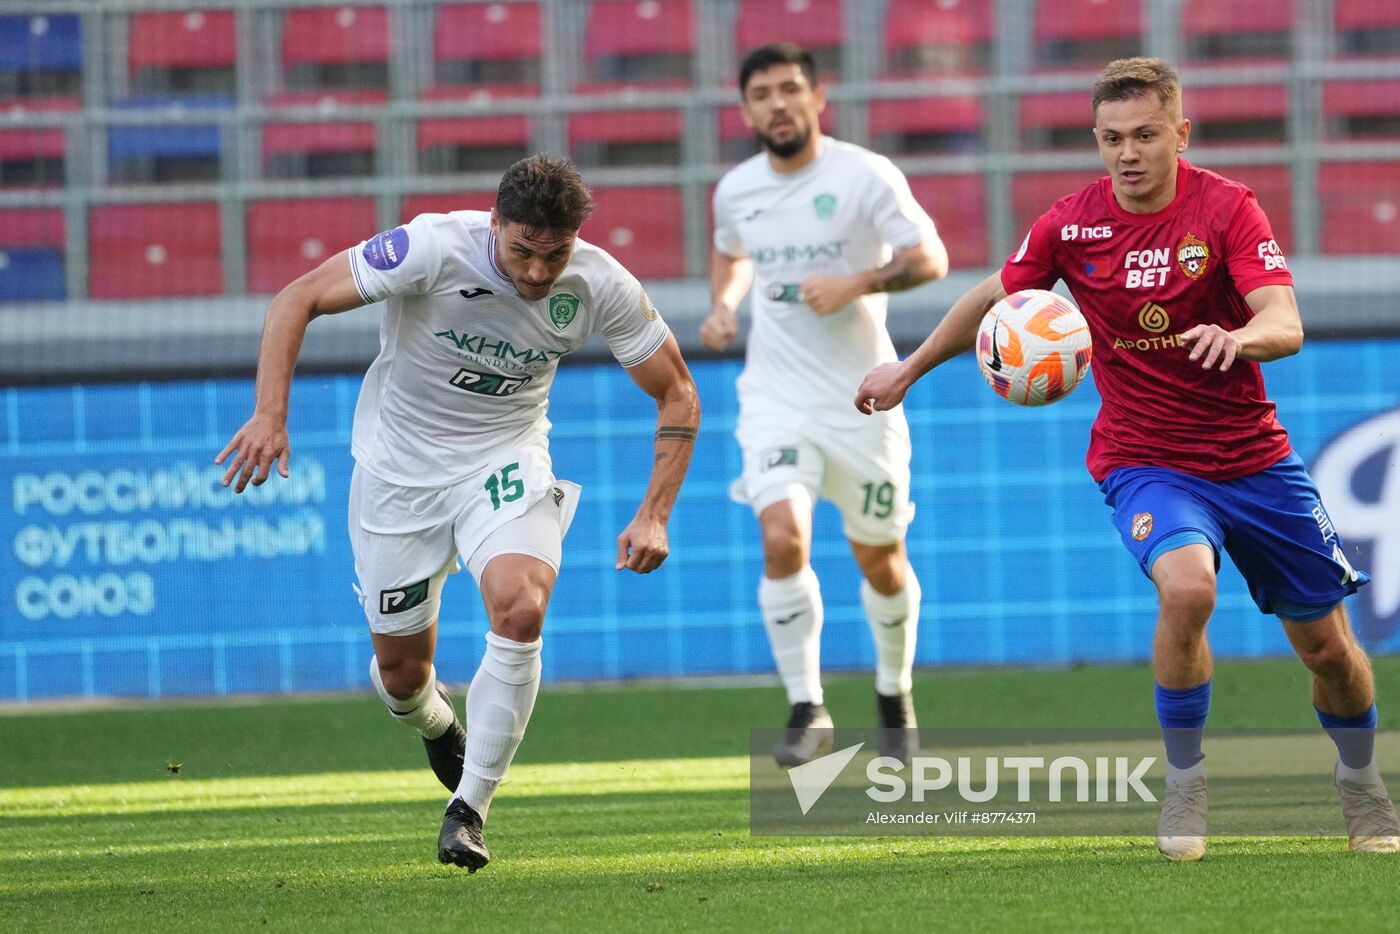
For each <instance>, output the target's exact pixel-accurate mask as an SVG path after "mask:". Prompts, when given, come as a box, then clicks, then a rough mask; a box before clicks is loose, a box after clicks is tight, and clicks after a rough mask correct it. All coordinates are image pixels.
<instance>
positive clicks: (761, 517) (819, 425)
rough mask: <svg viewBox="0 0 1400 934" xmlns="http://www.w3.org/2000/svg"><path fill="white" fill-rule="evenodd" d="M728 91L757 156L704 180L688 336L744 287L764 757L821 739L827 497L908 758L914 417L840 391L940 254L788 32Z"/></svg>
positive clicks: (824, 735) (708, 328)
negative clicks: (784, 706)
mask: <svg viewBox="0 0 1400 934" xmlns="http://www.w3.org/2000/svg"><path fill="white" fill-rule="evenodd" d="M739 91H740V94H741V96H742V108H743V115H744V120H745V121H746V122H747V123H748V125H749V126H750V127H752V128H753V130H754V132H755V133H756V134H757V136H758V139H759V141H760V142H761V143H762V145H763V151H762V152H760V153H759V154H758V155H755V156H754V157H752V158H751V159H748V160H747V161H745V162H743V163H741V164H740V165H738V166H736V167H735V168H734V169H732V170H731V171H730V172H728V173H727V174H726V175H725V176H724V178H723V179H721V180H720V183H719V187H718V188H717V189H716V190H715V196H714V216H715V237H714V249H713V251H712V253H711V259H710V288H711V297H712V303H713V304H712V308H711V311H710V314H709V316H708V317H707V318H706V320H705V322H704V323H703V324H702V326H701V329H700V336H701V338H702V340H704V342H705V344H706V345H707V346H709V347H711V348H713V349H716V350H722V349H724V348H725V347H726V346H728V345H729V343H730V342H731V341H732V340H734V338H735V336H736V335H737V333H738V320H737V318H736V315H735V309H736V308H737V307H738V305H739V302H740V300H741V299H742V298H743V297H744V295H745V293H747V292H748V291H749V287H750V286H751V285H752V286H754V288H753V295H752V298H751V300H750V304H751V307H752V311H753V324H752V329H751V332H750V334H749V338H748V348H747V359H746V362H745V366H744V372H743V374H742V375H741V376H740V377H739V384H738V386H739V424H738V429H737V431H736V435H737V437H738V439H739V444H740V446H741V447H742V448H743V452H744V473H743V476H742V477H741V478H740V479H739V480H738V481H737V482H736V483H735V486H734V494H735V498H736V499H738V500H740V501H742V502H747V503H748V504H749V505H750V506H751V507H752V508H753V510H754V512H755V514H756V515H757V516H758V521H759V525H760V527H761V530H762V535H763V558H764V576H763V579H762V580H761V581H760V582H759V588H758V604H759V609H760V611H761V613H762V615H763V623H764V627H765V629H766V630H767V632H768V638H769V641H770V642H771V644H772V648H773V658H774V661H775V662H776V664H777V668H778V675H779V677H780V678H781V679H782V682H783V686H784V688H785V689H786V691H787V697H788V702H789V704H791V705H792V710H791V715H790V718H789V720H788V729H787V732H786V734H785V736H784V739H783V740H782V741H780V742H779V743H778V745H777V747H776V748H775V749H774V756H775V758H776V759H777V760H778V762H779V763H780V764H782V765H799V764H801V763H803V762H806V761H808V760H809V759H811V758H813V757H814V756H815V755H816V754H817V752H818V751H819V750H820V749H821V748H822V747H823V746H824V745H825V743H826V742H827V741H828V738H829V736H830V727H831V725H832V724H831V718H830V716H829V715H828V713H827V711H826V708H825V706H824V705H823V697H822V684H821V670H820V667H821V666H820V650H821V629H822V598H821V590H820V587H819V584H818V581H817V576H816V574H814V573H813V571H812V569H811V567H810V565H809V563H808V560H809V556H810V552H811V540H812V509H813V506H814V505H815V502H816V500H817V499H818V498H819V497H825V498H827V499H829V500H830V501H831V502H833V503H834V504H835V505H836V507H837V508H838V509H840V511H841V514H842V518H843V523H844V528H845V534H846V537H847V539H849V540H850V544H851V551H852V553H853V554H854V556H855V561H856V564H857V565H858V566H859V567H860V572H861V574H862V575H863V577H864V580H863V581H862V583H861V598H862V603H863V604H864V607H865V612H866V616H867V618H868V619H869V622H870V631H871V634H872V635H873V636H874V639H875V648H876V674H875V693H876V706H877V708H878V711H879V715H880V725H881V726H882V727H884V728H885V729H883V730H882V732H881V734H880V735H881V744H880V745H881V752H882V753H883V754H886V755H893V756H895V757H897V758H901V759H904V760H905V761H907V760H908V758H909V756H910V755H911V754H912V750H913V749H914V748H916V746H915V743H916V741H917V740H916V733H915V727H916V725H917V724H916V723H915V719H914V708H913V701H912V697H911V694H910V692H911V689H912V686H913V682H912V670H913V665H914V644H915V640H916V636H917V628H918V620H919V582H918V580H917V579H916V578H915V576H914V572H913V569H912V568H911V567H910V566H909V560H908V557H907V555H906V553H905V550H904V533H905V529H906V527H907V526H908V524H909V520H910V519H911V518H912V516H913V511H914V510H913V504H911V503H910V501H909V456H910V449H909V426H908V424H907V423H906V422H905V419H904V412H903V410H902V409H900V410H892V411H890V412H885V413H881V414H882V418H881V419H880V420H879V421H878V422H873V423H862V422H861V420H860V419H859V418H854V417H852V416H851V414H850V413H849V411H848V410H849V407H850V401H849V398H848V397H849V396H850V390H852V389H854V388H855V387H856V386H858V385H859V384H860V381H861V378H862V377H863V376H864V372H863V370H862V368H863V367H865V366H866V365H867V364H868V363H869V362H871V361H880V362H888V361H892V360H894V359H896V357H895V351H894V346H893V344H892V343H891V341H890V337H889V333H888V332H887V331H886V330H885V309H886V303H887V299H886V297H885V295H884V294H883V293H886V292H897V291H901V290H904V289H909V288H913V287H914V286H917V285H920V284H922V283H925V282H928V281H930V280H932V279H938V278H941V277H942V276H943V275H945V274H946V273H947V271H948V254H947V251H946V250H945V249H944V247H943V243H942V241H941V240H939V237H938V233H937V232H936V231H935V229H934V225H933V221H932V220H930V219H929V216H928V214H926V213H925V212H924V210H923V208H921V207H920V206H919V204H918V203H917V202H916V201H915V200H914V197H913V195H912V194H911V193H910V191H909V183H908V182H907V181H906V180H905V178H904V176H903V175H902V174H901V173H900V171H899V170H898V169H897V168H895V167H894V165H893V164H892V163H891V162H890V161H889V160H888V159H886V158H884V157H883V156H879V155H876V154H875V153H872V152H869V151H867V150H865V149H862V148H860V147H859V146H854V145H851V144H850V143H844V142H840V141H838V140H834V139H831V138H829V137H826V136H823V135H822V133H821V130H820V128H819V125H818V120H819V115H820V113H821V111H822V109H823V108H824V107H825V95H824V92H823V90H822V88H821V87H820V86H819V85H818V82H817V74H816V66H815V64H814V63H813V60H812V56H811V55H810V54H809V53H808V52H806V51H805V50H803V49H801V48H798V47H797V46H795V45H791V44H789V43H776V44H773V45H766V46H763V47H762V48H759V49H756V50H755V51H753V52H752V53H750V54H749V55H748V57H747V58H746V59H745V60H744V62H743V64H742V65H741V67H740V71H739ZM857 414H859V413H857Z"/></svg>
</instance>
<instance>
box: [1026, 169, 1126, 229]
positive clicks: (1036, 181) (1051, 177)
mask: <svg viewBox="0 0 1400 934" xmlns="http://www.w3.org/2000/svg"><path fill="white" fill-rule="evenodd" d="M1103 175H1104V172H1103V169H1101V168H1100V169H1097V170H1091V169H1083V170H1072V171H1061V172H1020V173H1017V174H1016V176H1015V177H1013V178H1012V179H1011V212H1012V216H1013V217H1014V218H1015V219H1016V241H1017V243H1019V242H1020V239H1021V238H1022V237H1024V236H1025V235H1026V234H1027V233H1028V232H1029V231H1030V229H1031V225H1032V224H1034V223H1035V221H1036V218H1038V217H1040V215H1042V214H1044V213H1045V212H1046V211H1048V210H1050V206H1051V205H1052V204H1054V203H1055V202H1056V201H1059V200H1060V199H1061V198H1064V197H1066V196H1068V195H1072V194H1074V193H1075V192H1077V191H1079V190H1080V189H1081V188H1083V187H1084V186H1085V185H1087V184H1089V183H1090V182H1092V181H1094V180H1095V179H1099V178H1103Z"/></svg>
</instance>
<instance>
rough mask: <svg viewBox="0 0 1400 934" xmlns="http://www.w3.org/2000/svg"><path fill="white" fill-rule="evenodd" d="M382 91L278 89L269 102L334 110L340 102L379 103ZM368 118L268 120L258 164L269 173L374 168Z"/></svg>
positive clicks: (354, 172) (313, 174)
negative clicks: (301, 120) (260, 160)
mask: <svg viewBox="0 0 1400 934" xmlns="http://www.w3.org/2000/svg"><path fill="white" fill-rule="evenodd" d="M386 100H388V95H386V94H385V93H384V92H383V91H372V90H370V91H339V92H324V91H302V92H296V93H290V94H279V95H277V96H276V97H273V98H272V99H270V100H269V101H268V103H269V104H270V105H272V106H274V107H315V108H316V109H317V110H318V111H320V112H321V113H327V114H329V113H334V112H336V111H337V110H339V109H341V108H342V107H346V106H351V107H355V106H363V105H377V104H383V103H384V102H385V101H386ZM375 138H376V131H375V124H374V121H372V120H365V119H358V120H321V121H314V122H300V123H294V122H284V121H276V122H269V123H267V124H264V126H263V139H262V149H263V170H264V172H265V173H266V174H267V175H268V176H269V177H270V178H298V177H309V178H320V177H331V176H347V175H350V176H362V175H373V174H374V150H375Z"/></svg>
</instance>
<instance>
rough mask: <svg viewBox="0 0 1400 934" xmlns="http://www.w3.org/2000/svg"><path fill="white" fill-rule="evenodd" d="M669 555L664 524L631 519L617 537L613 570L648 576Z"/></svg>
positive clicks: (668, 544)
mask: <svg viewBox="0 0 1400 934" xmlns="http://www.w3.org/2000/svg"><path fill="white" fill-rule="evenodd" d="M670 553H671V546H670V542H669V539H668V538H667V536H666V524H665V523H664V522H655V521H648V520H645V519H633V520H632V522H631V524H629V525H628V526H627V528H625V529H623V530H622V534H621V535H619V536H618V537H617V563H616V564H615V565H613V569H614V570H618V571H620V570H622V569H623V568H626V569H627V570H629V571H636V572H637V573H638V574H650V573H651V572H652V571H655V570H656V569H657V568H659V567H661V564H662V562H664V561H665V560H666V557H667V556H668V555H669V554H670Z"/></svg>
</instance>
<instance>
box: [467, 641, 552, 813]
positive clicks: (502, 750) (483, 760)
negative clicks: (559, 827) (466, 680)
mask: <svg viewBox="0 0 1400 934" xmlns="http://www.w3.org/2000/svg"><path fill="white" fill-rule="evenodd" d="M541 645H542V642H541V640H539V639H536V640H535V641H534V642H513V641H511V640H510V639H504V638H502V637H500V636H498V635H496V634H495V633H494V632H488V633H487V634H486V655H485V657H483V658H482V660H481V667H480V668H478V669H477V670H476V677H475V678H472V684H471V688H470V689H468V691H467V756H466V762H465V764H464V768H463V770H462V782H461V784H460V785H458V786H457V794H456V797H458V798H461V799H462V800H463V801H465V802H466V803H467V804H469V805H471V807H472V809H473V810H475V811H476V812H477V813H478V814H480V815H481V819H482V820H485V819H486V812H487V811H488V810H489V809H490V807H491V797H492V796H493V795H494V794H495V793H496V786H497V785H499V784H500V783H501V780H502V779H503V778H505V776H506V769H508V768H510V760H511V759H513V758H514V757H515V750H516V748H517V747H518V746H519V745H520V738H521V737H522V736H524V735H525V724H527V723H529V722H530V713H531V711H533V710H534V709H535V697H536V695H538V694H539V692H540V646H541Z"/></svg>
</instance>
